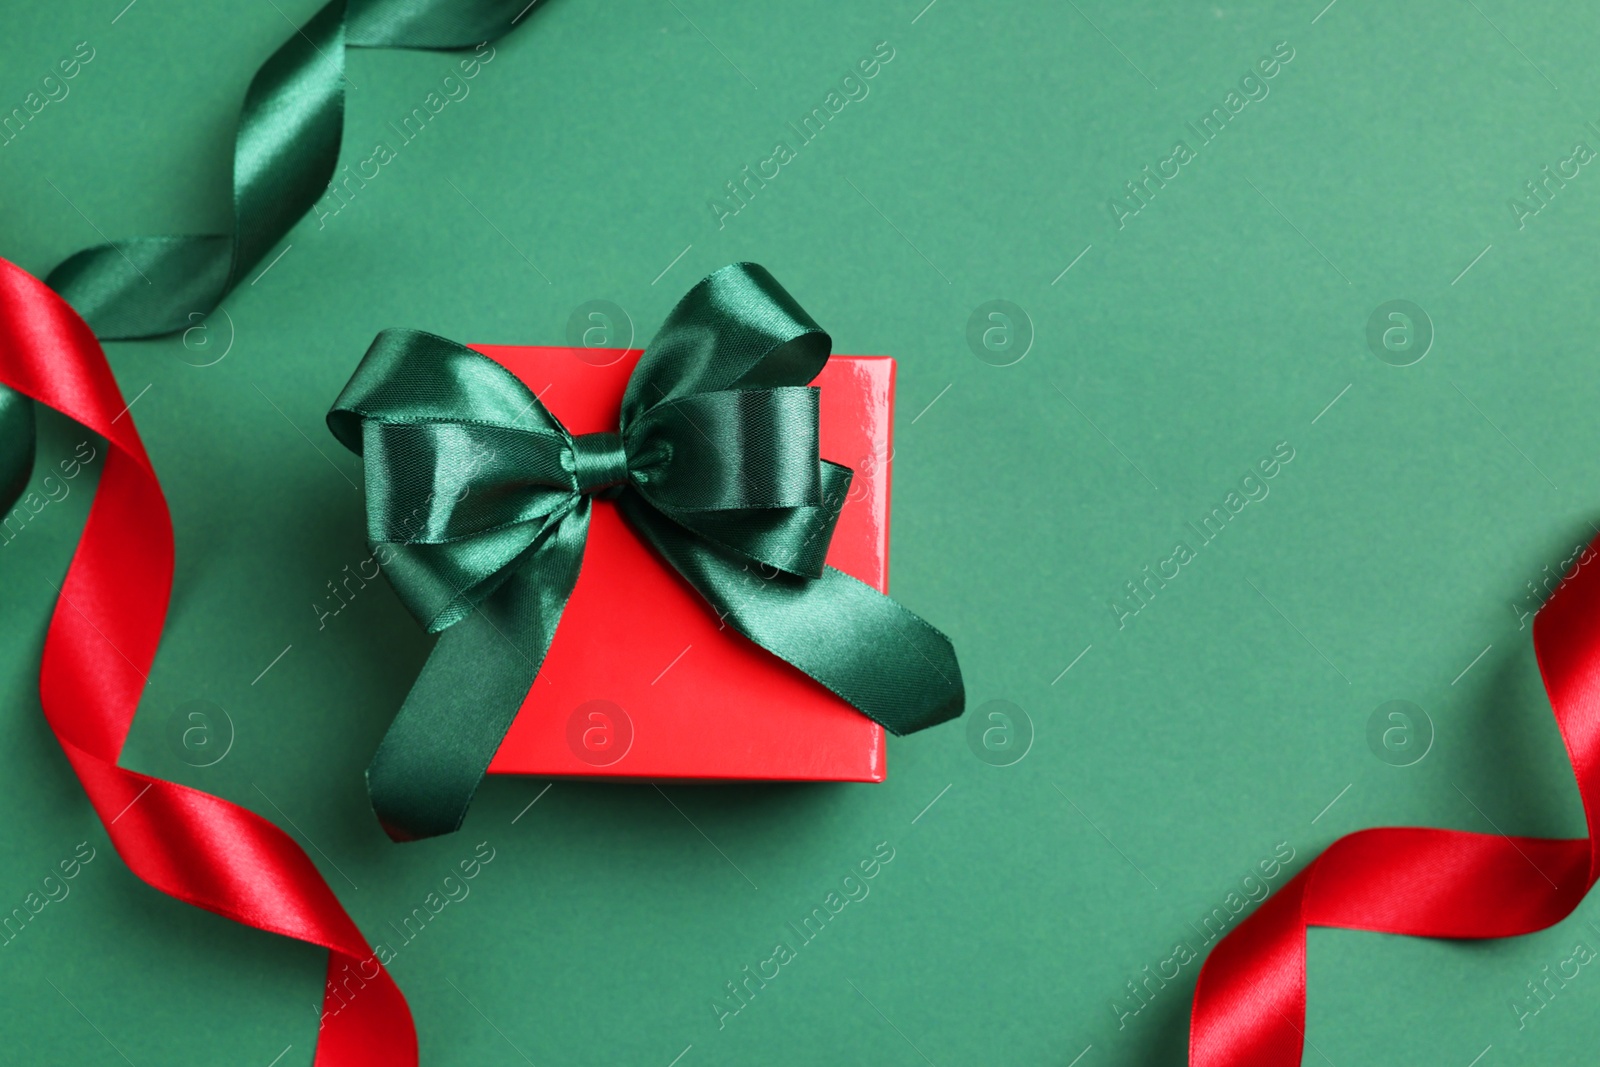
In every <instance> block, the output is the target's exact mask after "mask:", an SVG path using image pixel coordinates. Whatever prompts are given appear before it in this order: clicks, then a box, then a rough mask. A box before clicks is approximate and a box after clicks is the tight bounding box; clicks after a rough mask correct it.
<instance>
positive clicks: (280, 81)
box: [0, 0, 538, 510]
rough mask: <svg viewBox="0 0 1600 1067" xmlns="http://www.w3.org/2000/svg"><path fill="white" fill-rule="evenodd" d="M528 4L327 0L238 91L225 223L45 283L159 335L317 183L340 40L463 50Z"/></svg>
mask: <svg viewBox="0 0 1600 1067" xmlns="http://www.w3.org/2000/svg"><path fill="white" fill-rule="evenodd" d="M537 2H538V0H534V3H537ZM534 3H530V2H529V0H331V2H330V3H328V5H327V6H326V7H324V8H322V10H320V11H318V12H317V13H316V14H315V15H313V16H312V17H311V19H310V21H308V22H307V23H306V24H305V25H304V26H301V27H300V28H299V29H297V30H296V31H295V32H294V34H293V35H291V36H290V37H289V39H288V40H287V41H285V42H284V44H283V46H282V47H281V48H279V49H278V50H277V51H276V52H274V53H273V54H272V57H271V58H270V59H268V60H267V61H266V63H264V64H263V65H262V67H261V69H260V70H258V71H257V72H256V76H255V77H254V78H253V79H252V80H251V82H250V88H249V89H248V90H247V91H246V92H245V98H244V107H243V108H242V110H241V112H240V115H239V125H238V132H237V133H236V135H235V138H234V147H233V215H234V225H233V231H232V232H231V233H206V234H184V235H179V236H163V237H130V238H125V239H123V240H118V241H111V242H109V243H107V244H102V245H95V246H94V247H92V248H86V249H83V250H82V251H80V252H76V253H74V254H73V255H71V256H69V257H67V259H65V260H63V261H62V262H61V263H60V264H59V265H58V266H57V267H56V268H55V269H54V270H53V271H51V272H50V274H49V276H48V277H47V278H46V279H45V283H46V284H47V285H49V286H50V288H52V289H54V290H55V291H56V292H58V293H60V294H61V295H62V296H63V297H65V298H66V300H67V302H68V303H69V304H71V305H72V306H73V308H74V309H75V310H76V311H77V312H78V314H80V315H82V316H83V318H84V319H85V320H86V321H87V322H88V323H89V325H90V326H91V327H93V328H94V332H95V334H96V335H97V336H98V337H99V338H100V339H101V340H102V341H125V340H135V339H139V338H146V337H159V336H162V335H164V334H169V333H173V332H175V331H177V330H181V329H184V328H186V327H188V326H191V325H193V319H192V318H191V317H190V316H191V315H192V314H194V313H197V312H198V313H201V314H206V315H209V314H210V313H211V312H212V311H214V310H216V308H217V306H218V305H219V304H221V303H222V299H223V297H225V296H227V295H228V293H229V292H230V291H231V290H232V289H233V287H234V286H235V285H236V284H238V282H239V281H240V280H241V279H242V278H243V277H244V276H245V275H246V274H248V273H249V272H250V270H251V269H252V268H253V267H254V266H255V265H256V264H258V263H259V262H260V261H261V259H262V258H263V257H264V256H265V255H266V254H267V253H268V252H270V251H271V250H272V249H273V248H274V247H275V246H276V245H277V244H278V242H279V241H281V240H283V237H284V235H285V234H287V233H288V232H289V230H290V229H291V228H292V227H293V226H294V224H295V223H297V222H298V221H299V220H300V219H301V218H302V217H303V216H304V215H305V213H306V212H307V211H309V210H311V206H312V205H313V204H315V203H316V202H317V198H318V197H320V196H321V195H322V194H323V193H324V192H325V191H326V189H327V187H328V182H329V181H330V180H331V179H332V177H333V173H334V168H335V167H336V166H337V165H338V161H339V141H340V138H341V136H342V135H343V133H344V83H345V76H344V53H345V48H346V47H351V48H408V49H428V50H449V49H455V48H470V47H472V46H474V45H477V44H481V43H485V42H488V41H494V40H498V39H499V38H500V37H501V36H503V35H504V34H505V33H507V32H508V31H509V30H511V29H512V28H513V26H515V25H521V24H522V21H523V19H524V18H525V17H526V15H527V12H528V9H529V8H531V7H533V6H534ZM17 405H21V406H23V407H28V406H29V402H28V401H27V400H26V399H25V398H22V397H19V396H18V395H17V394H16V393H14V392H12V391H11V390H9V389H6V388H5V387H3V386H0V510H3V509H4V508H6V507H9V506H10V504H11V503H12V502H13V501H14V500H15V499H16V496H17V493H7V492H6V490H7V489H8V488H9V482H8V479H7V477H6V475H7V472H8V471H9V470H10V469H11V468H12V467H13V466H15V465H16V464H19V463H22V462H23V461H24V460H26V461H27V463H28V464H29V465H30V466H31V463H32V457H33V432H32V422H31V418H30V419H29V420H28V423H27V426H26V427H25V428H24V427H23V426H22V424H21V423H20V422H13V421H10V420H9V419H8V418H7V417H6V415H7V412H9V411H10V410H12V409H13V408H14V407H15V406H17ZM24 430H26V432H24ZM23 477H24V478H26V474H24V475H23ZM18 492H20V489H19V490H18Z"/></svg>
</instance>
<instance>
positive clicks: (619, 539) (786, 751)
mask: <svg viewBox="0 0 1600 1067" xmlns="http://www.w3.org/2000/svg"><path fill="white" fill-rule="evenodd" d="M471 347H472V348H473V349H475V350H476V351H478V352H482V353H483V354H484V355H486V356H488V357H489V358H491V359H493V360H495V361H496V362H498V363H500V364H501V365H502V366H504V367H505V368H506V369H507V370H509V371H511V373H513V374H515V375H516V376H517V377H518V378H520V379H521V380H522V381H523V383H524V384H526V385H527V386H528V388H529V389H531V390H532V391H533V392H534V393H536V394H538V396H539V397H540V399H541V400H542V402H543V403H544V405H545V407H546V408H547V409H548V410H549V411H550V412H551V413H552V414H553V415H555V417H556V418H558V419H560V420H561V423H562V424H563V425H564V426H566V428H567V430H568V431H569V432H571V433H572V434H574V435H576V434H581V433H601V432H612V433H615V432H616V430H617V419H618V412H619V411H620V408H621V404H622V394H623V390H624V389H626V388H627V384H628V378H629V376H630V375H631V374H632V373H633V367H634V364H635V363H637V362H638V361H639V356H640V354H641V353H640V351H639V350H636V349H630V350H622V349H595V348H589V349H584V348H545V347H524V346H511V345H472V346H471ZM812 384H813V385H816V386H819V387H820V388H821V390H822V396H821V418H822V438H821V451H822V456H823V458H824V459H830V460H832V461H834V462H835V463H840V464H843V465H845V466H847V467H849V468H851V470H853V471H854V472H855V476H854V478H853V480H852V481H851V485H850V495H849V497H848V498H847V500H846V502H845V505H844V508H843V510H842V512H841V513H840V516H839V523H838V526H837V527H836V528H835V530H834V535H833V540H832V542H830V544H829V546H828V565H829V566H831V567H835V568H837V569H838V570H841V571H844V572H845V573H846V574H849V575H852V576H854V577H856V578H859V579H860V580H861V581H863V582H866V583H867V584H868V585H870V586H872V587H873V588H875V589H877V590H878V591H879V592H884V593H886V592H888V584H889V475H888V460H889V457H890V454H891V452H890V449H891V442H890V423H891V419H892V416H893V406H894V360H893V359H891V358H889V357H887V356H833V357H832V358H831V359H829V360H828V364H827V366H826V367H825V368H823V371H822V373H821V374H819V375H818V376H817V378H816V380H815V381H814V382H813V383H812ZM749 574H750V580H751V581H752V582H760V581H762V580H763V579H762V578H761V570H760V569H759V568H758V566H757V565H755V564H752V565H751V567H750V571H749ZM489 773H490V774H532V775H562V776H586V777H639V778H693V779H702V780H709V779H745V780H767V781H777V780H788V781H844V782H881V781H883V777H884V741H883V728H882V727H881V726H879V725H878V724H877V723H875V722H873V721H872V720H871V719H869V718H867V717H866V716H865V715H863V714H861V713H860V712H859V711H857V710H856V709H855V708H852V707H851V706H850V705H849V704H847V703H845V702H844V701H843V700H841V699H840V698H839V697H837V696H835V695H834V694H833V693H831V692H829V691H828V690H827V689H824V688H823V687H822V686H821V685H820V684H818V683H817V682H815V681H813V680H812V679H811V678H809V677H807V676H806V675H805V674H802V673H801V672H800V671H799V670H797V669H796V668H794V667H792V666H790V665H789V664H787V663H785V662H783V661H782V660H780V659H778V658H777V657H776V656H774V655H772V654H771V653H770V652H767V651H766V650H765V649H762V648H760V647H758V646H757V645H755V644H754V643H752V642H751V641H750V640H748V639H747V638H745V637H744V636H743V635H741V634H739V633H736V632H735V631H734V630H733V629H732V628H731V627H729V626H726V625H724V624H723V622H722V620H721V619H720V618H718V616H717V613H716V612H715V610H713V609H712V607H711V606H710V605H709V604H707V603H706V601H705V600H703V599H702V598H701V597H700V595H699V594H698V593H697V592H695V590H694V588H693V587H692V586H690V585H689V583H688V582H686V581H685V580H684V579H683V578H682V577H680V576H679V575H678V573H677V572H676V571H674V570H673V569H672V567H671V565H670V564H668V563H667V562H666V561H665V560H663V559H662V558H661V557H660V556H658V555H656V554H655V551H654V550H653V549H651V548H650V547H649V545H647V544H646V543H645V542H644V541H643V540H641V539H640V538H639V536H638V535H637V534H636V533H634V532H633V529H632V528H631V527H630V526H628V524H627V523H626V522H625V521H624V520H623V519H622V516H621V515H620V514H619V513H618V511H617V509H616V505H615V504H613V503H612V502H611V501H609V500H604V499H596V500H594V502H593V514H592V517H591V520H590V525H589V539H588V542H587V543H586V544H585V546H584V550H583V567H582V569H581V570H580V571H579V573H578V583H577V586H576V587H575V588H574V589H573V592H572V597H571V599H570V600H569V601H568V602H567V608H566V611H565V612H564V613H563V614H562V617H561V623H560V625H559V626H558V627H557V628H556V633H555V638H554V639H553V640H552V641H551V644H550V651H549V654H548V655H547V656H546V657H545V661H544V663H543V665H542V666H541V667H540V669H539V676H538V678H537V679H536V680H535V681H534V683H533V689H532V690H531V691H530V692H529V693H528V697H527V699H526V700H524V701H523V704H522V708H521V709H520V710H519V711H518V712H517V717H516V720H515V721H514V722H513V723H512V724H511V729H510V730H509V731H507V733H506V736H505V740H504V741H502V742H501V743H500V750H499V751H498V752H497V753H495V757H494V759H493V761H492V762H490V764H489Z"/></svg>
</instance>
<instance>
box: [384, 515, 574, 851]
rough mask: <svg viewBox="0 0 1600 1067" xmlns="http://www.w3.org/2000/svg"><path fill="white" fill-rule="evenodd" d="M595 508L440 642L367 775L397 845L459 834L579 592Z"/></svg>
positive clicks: (542, 542)
mask: <svg viewBox="0 0 1600 1067" xmlns="http://www.w3.org/2000/svg"><path fill="white" fill-rule="evenodd" d="M589 508H590V505H589V501H588V498H587V497H585V498H582V499H580V500H579V501H578V502H577V504H576V506H575V507H573V508H572V509H571V510H570V511H568V512H567V513H566V514H565V515H563V516H562V517H560V518H559V519H557V520H556V521H555V522H554V523H553V524H552V525H551V527H550V528H549V531H548V533H547V535H546V536H544V537H542V538H540V539H537V540H535V542H534V543H533V544H532V545H531V546H530V547H529V548H527V549H526V550H525V551H524V553H523V556H522V559H521V560H520V561H519V562H518V563H516V564H513V568H514V569H513V573H512V574H511V576H510V577H508V578H507V579H506V580H505V581H504V582H503V583H501V584H500V586H499V587H498V588H496V589H495V591H494V592H493V593H492V594H490V595H489V596H488V597H486V598H485V599H484V600H483V601H482V602H481V603H479V604H477V605H476V606H475V607H474V608H473V611H472V613H471V614H470V615H468V616H466V617H465V618H463V619H462V620H461V621H460V622H457V623H455V624H454V625H453V626H451V627H450V628H449V629H447V630H445V631H444V632H443V633H442V634H440V636H439V643H438V644H437V645H435V646H434V649H433V653H432V655H430V656H429V657H428V659H427V662H426V663H424V664H423V665H422V673H421V674H420V675H418V676H417V680H416V682H415V683H414V684H413V685H412V687H411V692H410V693H408V694H406V699H405V703H404V704H402V705H401V707H400V711H399V713H398V714H397V715H396V716H395V718H394V722H393V723H391V724H390V726H389V730H388V732H387V733H386V734H384V735H383V741H382V743H380V744H379V745H378V751H377V754H376V755H374V756H373V757H372V763H371V764H370V765H369V766H368V767H367V794H368V796H369V797H370V798H371V800H372V810H373V811H374V812H376V813H377V816H378V820H379V821H380V822H381V823H382V824H383V828H384V831H385V832H386V833H388V835H389V836H390V838H392V839H393V840H395V841H416V840H420V839H422V838H425V837H437V836H439V835H440V834H448V833H454V832H455V831H456V830H458V829H460V827H461V821H462V820H463V819H464V818H465V817H466V814H467V808H468V807H469V806H471V804H472V797H473V794H474V793H476V792H477V790H478V784H479V783H480V782H482V781H483V776H484V774H485V772H486V771H487V770H488V768H489V762H490V761H491V760H492V759H494V754H495V752H496V751H497V750H498V749H499V748H500V742H501V741H502V740H504V738H505V735H506V731H507V730H509V729H510V728H511V722H512V720H513V719H515V718H516V717H517V712H518V711H519V710H521V708H522V703H523V701H524V700H525V699H526V698H527V696H528V691H529V690H530V689H532V688H533V680H534V678H535V677H536V676H537V675H538V673H539V666H540V664H542V663H543V662H544V657H545V653H546V652H547V651H549V648H550V641H551V639H552V638H554V637H555V633H556V626H557V624H558V623H560V621H561V613H562V611H563V610H565V608H566V606H567V600H568V598H570V597H571V595H572V589H573V586H574V585H575V584H576V583H577V580H578V571H579V569H580V568H581V567H582V565H583V545H584V541H585V540H586V539H587V537H588V532H589Z"/></svg>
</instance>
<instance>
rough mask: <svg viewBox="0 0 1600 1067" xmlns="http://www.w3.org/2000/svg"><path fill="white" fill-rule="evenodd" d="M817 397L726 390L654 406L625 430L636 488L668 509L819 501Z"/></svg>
mask: <svg viewBox="0 0 1600 1067" xmlns="http://www.w3.org/2000/svg"><path fill="white" fill-rule="evenodd" d="M818 395H819V394H818V391H817V390H816V389H812V388H809V387H794V386H791V387H788V388H780V389H750V390H736V389H729V390H723V391H722V392H716V393H699V394H695V395H692V396H686V397H682V398H679V399H675V400H669V401H666V402H665V403H661V404H657V405H655V406H654V407H652V408H650V409H648V410H647V411H645V412H644V414H643V415H641V416H640V417H639V418H638V420H637V421H635V422H634V423H633V424H631V425H630V426H629V427H628V428H627V439H628V447H629V450H630V452H631V453H632V455H633V456H634V457H635V458H634V464H633V466H634V472H635V481H636V484H637V486H638V488H639V491H640V492H641V493H643V494H644V495H645V497H646V498H647V499H648V500H649V501H650V502H651V503H652V504H655V505H656V506H657V507H659V508H662V509H663V510H671V511H674V512H685V511H741V510H745V509H749V508H795V507H806V506H815V505H817V504H819V503H821V500H822V473H821V466H822V464H821V459H820V457H819V456H818V444H817V442H818V435H819V423H818V414H819V408H818V403H817V397H818Z"/></svg>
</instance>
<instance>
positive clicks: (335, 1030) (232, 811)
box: [0, 259, 417, 1067]
mask: <svg viewBox="0 0 1600 1067" xmlns="http://www.w3.org/2000/svg"><path fill="white" fill-rule="evenodd" d="M0 383H3V384H5V385H8V386H10V387H11V388H13V389H15V390H17V391H18V392H20V393H23V394H25V395H27V396H30V397H32V398H34V399H35V400H37V401H39V402H40V403H42V404H45V405H46V406H48V407H51V408H54V409H55V410H57V411H59V412H61V413H62V414H64V415H66V416H67V417H68V418H71V419H73V420H75V421H77V422H79V423H82V424H83V425H84V426H85V427H87V428H88V429H90V430H92V431H94V432H95V433H97V434H99V435H101V436H102V437H104V438H105V439H106V442H107V444H108V445H109V446H110V448H109V449H108V454H107V456H106V463H105V469H104V470H103V471H102V473H101V476H100V485H99V488H98V489H97V491H96V492H95V498H94V504H93V506H92V507H91V508H90V510H89V521H88V523H87V524H86V525H85V526H84V529H83V537H82V539H81V540H80V541H79V542H78V549H77V552H76V553H75V554H74V555H73V557H72V564H71V566H70V567H68V569H67V576H66V579H65V581H64V582H63V583H62V585H61V589H60V595H59V598H58V599H57V601H56V606H55V611H54V613H53V614H52V615H51V618H50V628H49V631H48V632H47V634H46V636H45V643H44V660H43V663H42V664H41V666H40V669H39V699H40V703H41V704H42V705H43V706H44V714H45V718H46V719H47V720H48V721H49V723H50V729H51V730H52V731H53V732H54V733H55V735H56V740H57V741H59V742H60V743H61V749H62V751H63V752H65V753H66V756H67V760H68V762H69V763H71V764H72V769H73V771H74V772H75V773H76V774H77V776H78V779H79V781H81V782H82V783H83V789H84V792H85V793H87V794H88V796H89V802H90V803H91V804H92V805H93V806H94V810H95V813H96V814H97V815H98V816H99V817H100V821H101V822H102V823H103V824H104V825H105V828H106V833H107V834H108V835H109V836H110V838H111V843H112V845H113V846H114V847H115V848H116V850H117V853H118V855H120V856H121V857H122V859H123V862H125V863H127V865H128V867H129V869H131V870H132V871H133V873H134V874H136V875H138V876H139V877H140V878H142V879H144V880H145V881H146V882H149V883H150V884H151V885H152V886H155V887H156V888H157V889H159V890H161V891H162V892H163V893H166V894H168V895H169V896H174V897H177V898H178V899H179V900H182V901H184V902H186V903H189V904H193V905H194V906H195V907H198V908H205V909H206V910H207V911H214V912H216V913H217V914H218V915H223V916H226V917H227V918H229V919H232V920H234V921H235V922H240V923H244V924H245V925H246V926H254V927H257V928H259V929H262V930H269V931H271V932H273V933H278V934H283V935H284V936H286V937H293V938H296V939H298V940H301V941H309V942H311V943H312V944H315V945H321V946H323V947H325V948H327V949H328V952H329V955H328V978H327V983H326V986H325V989H324V997H323V1014H322V1019H323V1022H322V1032H321V1036H320V1037H319V1039H318V1042H317V1057H316V1061H315V1062H316V1065H317V1067H357V1065H372V1067H391V1065H415V1064H416V1062H417V1037H416V1030H415V1028H414V1027H413V1025H412V1022H411V1010H410V1008H408V1007H407V1006H406V1001H405V997H404V996H403V995H402V994H401V992H400V988H399V987H398V986H396V985H395V984H394V980H393V979H392V978H390V977H389V974H388V972H387V971H385V970H384V969H383V967H382V966H381V965H380V964H379V963H378V961H377V960H376V959H375V958H373V955H372V952H371V950H370V949H368V947H367V944H366V941H365V940H364V939H363V938H362V936H361V931H360V930H358V929H357V928H356V925H355V923H354V922H353V921H351V919H350V916H349V915H347V914H345V911H344V908H343V907H341V906H340V904H339V901H338V898H336V897H335V896H334V895H333V891H332V890H331V889H329V888H328V884H327V883H326V882H325V881H323V879H322V875H321V874H319V873H318V872H317V869H316V867H315V866H314V865H313V864H312V862H311V860H310V859H309V858H307V856H306V854H305V853H304V852H303V851H302V850H301V849H300V846H298V845H296V844H295V843H294V841H293V840H291V839H290V838H289V836H288V835H287V834H285V833H284V832H283V831H282V830H279V829H278V828H277V827H276V826H274V825H273V824H272V823H270V822H268V821H267V820H265V819H263V818H261V817H260V816H259V815H256V814H254V813H253V812H250V811H246V810H245V809H244V808H241V807H239V806H238V805H236V804H230V803H229V802H228V801H226V800H223V799H222V798H220V797H214V796H212V795H211V794H209V793H202V792H200V791H199V790H196V789H190V788H188V787H187V786H182V785H179V784H177V783H176V782H168V781H164V780H162V779H160V778H152V777H150V776H148V775H144V774H138V773H135V772H134V771H129V770H124V769H123V768H121V767H118V766H117V757H118V756H119V755H120V754H121V752H122V744H123V741H124V740H125V739H126V738H127V735H128V728H129V726H131V725H132V723H133V715H134V711H135V710H136V709H137V707H138V703H139V694H140V692H141V691H142V690H143V689H144V687H145V685H146V682H147V676H148V671H149V667H150V664H151V663H152V662H153V661H154V659H155V653H156V644H157V643H158V641H159V640H160V637H161V628H162V624H163V622H164V620H165V618H166V613H167V598H168V594H169V593H170V591H171V588H172V565H173V553H172V519H171V517H170V516H169V515H168V513H167V501H166V498H165V497H164V496H163V495H162V493H161V484H160V483H159V482H158V481H157V480H156V475H155V470H154V469H153V468H152V467H151V466H150V459H149V457H148V456H146V455H145V451H144V445H143V444H141V443H140V441H139V434H138V432H137V431H136V430H135V429H134V425H133V419H132V417H131V416H130V415H128V414H127V406H126V404H125V403H124V401H123V398H122V392H121V390H120V389H118V388H117V383H116V379H115V378H113V377H112V375H111V368H110V366H109V365H108V364H107V363H106V358H105V353H104V352H102V351H101V349H100V344H99V342H97V341H96V340H95V337H94V334H93V333H92V332H91V331H90V329H89V327H88V326H87V325H86V324H85V323H84V321H83V320H82V319H81V318H79V317H78V315H77V313H76V312H74V311H73V310H72V309H71V308H70V307H68V306H67V304H66V302H65V301H63V300H62V299H61V298H60V297H59V296H57V295H56V294H55V293H54V292H52V291H51V290H50V289H49V288H47V287H46V286H45V285H44V283H43V282H41V281H39V280H38V279H36V278H34V277H32V276H31V275H29V274H28V273H27V272H25V271H23V270H22V269H21V268H19V267H16V266H14V265H13V264H11V263H8V262H6V261H5V260H3V259H0ZM346 998H348V999H346Z"/></svg>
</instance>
